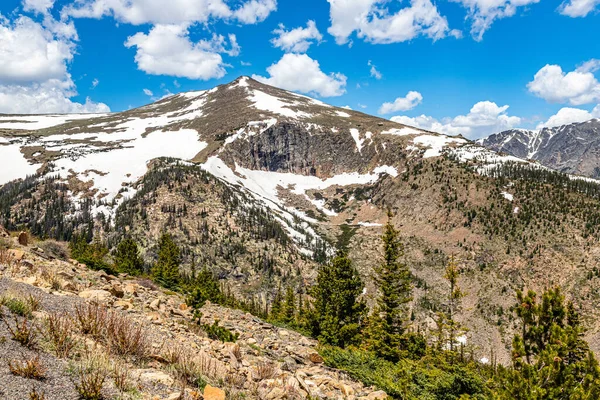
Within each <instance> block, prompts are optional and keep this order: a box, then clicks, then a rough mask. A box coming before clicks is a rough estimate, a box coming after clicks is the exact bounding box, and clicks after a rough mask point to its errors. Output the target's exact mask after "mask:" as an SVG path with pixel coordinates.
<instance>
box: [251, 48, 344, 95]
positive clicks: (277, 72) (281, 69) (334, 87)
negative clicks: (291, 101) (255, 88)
mask: <svg viewBox="0 0 600 400" xmlns="http://www.w3.org/2000/svg"><path fill="white" fill-rule="evenodd" d="M267 72H268V73H269V75H270V76H269V77H268V78H265V77H262V76H258V75H253V76H252V77H253V78H254V79H256V80H258V81H261V82H264V83H266V84H269V85H273V86H277V87H280V88H282V89H286V90H294V91H298V92H302V93H314V94H317V95H319V96H323V97H332V96H341V95H342V94H344V93H345V92H346V79H347V78H346V76H345V75H343V74H341V73H339V72H338V73H331V74H329V75H327V74H325V73H324V72H323V71H321V67H320V66H319V62H318V61H316V60H313V59H312V58H310V57H309V56H307V55H306V54H295V53H287V54H284V55H283V57H282V58H281V60H279V61H278V62H277V63H275V64H272V65H271V66H270V67H269V68H267Z"/></svg>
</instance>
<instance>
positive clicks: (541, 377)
mask: <svg viewBox="0 0 600 400" xmlns="http://www.w3.org/2000/svg"><path fill="white" fill-rule="evenodd" d="M515 309H516V314H517V316H518V317H519V318H520V319H521V334H518V335H515V337H514V340H513V350H512V355H513V368H512V369H501V373H500V383H499V385H498V392H499V396H498V398H499V399H502V400H504V399H506V400H508V399H517V400H521V399H522V400H542V399H544V400H545V399H548V400H550V399H573V400H583V399H598V398H600V368H599V366H598V362H597V360H596V358H595V357H594V354H593V353H592V351H591V350H590V349H589V346H588V344H587V343H586V342H585V341H584V340H583V339H582V335H583V330H582V328H581V326H580V325H579V316H578V315H577V313H576V311H575V309H574V307H573V305H572V304H568V305H567V306H566V307H565V304H564V296H563V295H562V294H561V292H560V289H559V288H555V289H550V290H548V291H546V292H545V293H544V294H543V296H542V302H541V303H538V301H537V295H536V293H535V292H533V291H529V292H528V293H527V294H526V295H524V294H523V293H522V292H517V305H516V308H515Z"/></svg>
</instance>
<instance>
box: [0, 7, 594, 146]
mask: <svg viewBox="0 0 600 400" xmlns="http://www.w3.org/2000/svg"><path fill="white" fill-rule="evenodd" d="M599 3H600V2H599V1H598V0H566V1H565V2H564V3H561V2H560V1H548V0H544V1H541V0H514V1H513V0H506V1H498V0H453V1H436V2H432V1H430V0H412V1H408V0H404V1H396V0H390V1H378V0H329V1H326V0H307V1H302V2H300V1H289V0H285V1H284V0H279V1H276V0H235V1H227V0H168V1H166V0H56V1H53V0H22V1H21V0H3V1H2V3H1V4H0V15H1V17H0V112H3V113H48V112H103V111H107V110H108V109H110V110H111V111H121V110H126V109H128V108H131V107H138V106H141V105H143V104H146V103H149V102H151V101H153V99H158V98H160V97H162V96H164V95H166V94H169V93H176V92H180V91H186V90H198V89H205V88H210V87H213V86H215V85H218V84H221V83H226V82H229V81H231V80H233V79H235V78H236V77H238V76H240V75H249V76H254V77H256V78H257V79H259V80H263V81H265V82H267V83H271V84H274V85H277V86H281V87H284V88H286V89H289V90H295V91H298V92H303V93H307V94H310V95H312V96H315V97H319V98H321V99H323V100H324V101H326V102H328V103H331V104H334V105H337V106H349V107H351V108H353V109H356V110H360V111H364V112H367V113H370V114H376V115H380V116H382V117H385V118H393V119H395V120H397V121H399V122H403V123H407V124H412V125H417V126H421V127H423V128H428V129H434V130H438V131H440V132H444V133H449V134H458V133H462V134H464V135H465V136H468V137H471V138H476V137H480V136H482V135H487V134H490V133H493V132H496V131H499V130H502V129H507V128H511V127H523V128H536V127H541V126H554V125H560V124H564V123H569V122H574V121H583V120H586V119H590V118H594V117H596V118H600V106H599V105H598V104H599V103H600V83H599V82H598V80H597V77H598V76H599V74H598V70H599V69H600V61H598V60H597V58H600V40H598V38H600V15H598V10H599V9H600V5H599ZM309 21H312V22H309ZM280 24H283V25H284V27H281V26H280ZM507 106H508V107H507Z"/></svg>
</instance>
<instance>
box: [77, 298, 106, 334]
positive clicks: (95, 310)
mask: <svg viewBox="0 0 600 400" xmlns="http://www.w3.org/2000/svg"><path fill="white" fill-rule="evenodd" d="M107 318H108V312H107V311H106V307H104V306H101V305H99V304H98V303H84V304H78V305H76V306H75V325H77V327H78V329H79V331H80V332H81V333H82V334H84V335H90V336H92V337H93V338H96V339H99V338H101V336H102V330H103V327H104V326H105V325H106V320H107Z"/></svg>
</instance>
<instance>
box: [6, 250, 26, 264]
mask: <svg viewBox="0 0 600 400" xmlns="http://www.w3.org/2000/svg"><path fill="white" fill-rule="evenodd" d="M8 254H10V255H12V258H13V259H14V260H15V261H21V260H22V259H23V257H25V252H24V251H23V250H18V249H8Z"/></svg>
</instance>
